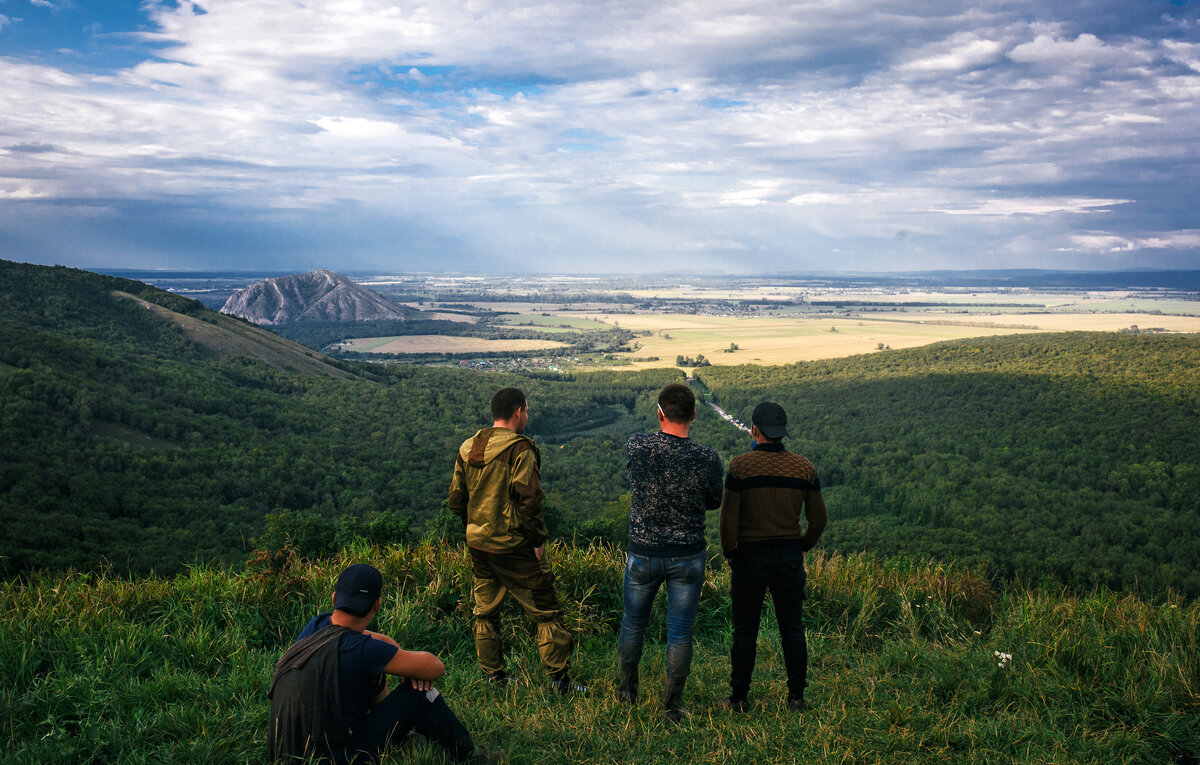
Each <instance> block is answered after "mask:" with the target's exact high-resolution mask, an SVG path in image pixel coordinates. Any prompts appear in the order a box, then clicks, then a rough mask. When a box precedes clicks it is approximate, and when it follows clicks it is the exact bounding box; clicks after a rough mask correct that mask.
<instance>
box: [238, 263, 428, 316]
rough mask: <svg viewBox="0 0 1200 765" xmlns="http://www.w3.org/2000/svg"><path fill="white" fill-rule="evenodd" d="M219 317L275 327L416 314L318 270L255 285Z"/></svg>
mask: <svg viewBox="0 0 1200 765" xmlns="http://www.w3.org/2000/svg"><path fill="white" fill-rule="evenodd" d="M221 313H226V314H229V315H231V316H238V317H241V318H243V319H246V320H247V321H252V322H254V323H255V324H265V325H269V326H276V325H280V324H291V323H294V322H310V321H329V322H352V321H375V320H379V319H407V318H409V317H410V316H411V315H412V314H414V313H416V312H415V311H413V310H412V309H409V308H405V307H404V306H399V305H396V304H395V303H390V302H388V301H387V300H386V299H384V298H383V297H381V296H380V295H378V294H377V293H375V292H372V291H371V290H369V289H367V288H366V287H363V286H361V285H358V284H355V283H354V282H352V281H350V280H349V279H347V278H346V277H344V276H342V275H340V274H335V273H334V272H332V271H325V270H321V271H313V272H311V273H307V274H297V275H294V276H279V277H276V278H274V279H264V280H262V281H261V282H255V283H254V284H251V285H250V286H249V287H247V288H246V289H244V290H242V291H241V292H238V293H236V294H234V295H233V296H231V297H230V298H229V300H227V301H225V305H224V307H222V308H221Z"/></svg>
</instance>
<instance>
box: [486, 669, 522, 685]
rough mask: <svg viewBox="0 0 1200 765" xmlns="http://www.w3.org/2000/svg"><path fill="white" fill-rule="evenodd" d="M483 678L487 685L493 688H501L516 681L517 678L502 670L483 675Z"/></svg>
mask: <svg viewBox="0 0 1200 765" xmlns="http://www.w3.org/2000/svg"><path fill="white" fill-rule="evenodd" d="M483 679H484V681H485V682H486V683H487V684H488V685H490V686H493V687H495V688H503V687H505V686H508V685H512V684H513V683H515V682H517V678H515V677H513V676H512V675H510V674H508V673H507V672H505V671H504V670H500V671H499V672H497V673H496V674H494V675H484V676H483Z"/></svg>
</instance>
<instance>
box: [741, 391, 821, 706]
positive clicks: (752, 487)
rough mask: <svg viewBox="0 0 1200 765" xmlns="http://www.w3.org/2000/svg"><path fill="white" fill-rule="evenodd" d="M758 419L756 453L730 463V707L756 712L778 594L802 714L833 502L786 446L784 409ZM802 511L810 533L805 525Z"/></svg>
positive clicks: (792, 692) (759, 413) (791, 680)
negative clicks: (757, 672) (809, 626)
mask: <svg viewBox="0 0 1200 765" xmlns="http://www.w3.org/2000/svg"><path fill="white" fill-rule="evenodd" d="M750 421H751V428H750V434H751V436H752V437H753V439H754V441H753V449H752V450H751V451H750V452H748V453H746V454H740V455H738V456H737V457H734V458H733V459H732V460H731V461H730V462H729V473H728V475H727V476H726V478H725V494H724V498H723V500H722V503H721V523H720V527H721V548H722V550H723V551H724V553H725V557H726V558H727V559H728V560H729V567H730V569H731V571H732V574H733V576H732V587H731V591H730V600H731V601H732V606H733V646H732V648H731V649H730V655H729V658H730V675H731V677H730V682H729V685H730V694H729V698H728V699H726V700H725V702H724V703H725V705H726V706H727V707H729V708H730V709H733V710H735V711H738V712H744V711H746V709H748V708H749V702H748V700H747V696H748V694H749V692H750V678H751V676H752V675H753V674H754V659H755V656H756V654H757V642H758V626H759V621H760V619H761V616H762V606H763V600H764V599H765V597H766V593H767V591H768V590H770V592H771V600H772V601H774V603H775V617H776V620H777V621H778V623H779V636H780V639H781V641H782V643H783V661H784V665H785V666H786V667H787V680H788V700H787V703H788V708H789V709H791V710H793V711H796V712H802V711H804V709H805V708H806V707H807V705H806V703H805V701H804V687H805V685H806V683H807V674H808V646H807V643H806V642H805V638H804V618H803V617H804V585H805V572H804V553H805V552H806V551H808V550H809V549H810V548H812V546H813V545H815V544H816V543H817V540H818V539H820V538H821V532H823V531H824V530H825V523H826V521H827V516H826V512H825V500H824V499H823V498H822V497H821V482H820V480H819V479H818V478H817V471H816V469H815V468H814V467H813V465H812V463H811V462H809V461H808V459H807V458H805V457H801V456H800V455H798V454H792V453H791V452H789V451H787V450H785V449H784V448H783V437H784V436H786V435H787V413H786V412H784V411H783V407H781V406H779V405H778V404H772V403H770V402H763V403H761V404H759V405H758V406H756V407H755V408H754V414H753V415H752V416H751V420H750ZM801 510H803V513H804V516H805V518H806V520H807V528H802V527H801V523H800V515H801Z"/></svg>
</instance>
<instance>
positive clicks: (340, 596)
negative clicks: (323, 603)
mask: <svg viewBox="0 0 1200 765" xmlns="http://www.w3.org/2000/svg"><path fill="white" fill-rule="evenodd" d="M381 590H383V574H381V573H379V571H378V570H377V569H376V568H375V567H374V566H368V565H367V564H366V563H355V564H354V565H353V566H350V567H349V568H347V569H346V570H345V571H343V572H342V574H341V576H339V577H338V580H337V587H335V588H334V590H333V607H334V608H349V609H350V610H351V611H355V612H357V613H359V614H365V613H367V612H368V611H370V610H371V606H373V605H375V601H376V600H378V599H379V593H380V591H381Z"/></svg>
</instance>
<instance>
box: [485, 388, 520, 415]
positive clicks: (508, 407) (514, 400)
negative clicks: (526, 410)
mask: <svg viewBox="0 0 1200 765" xmlns="http://www.w3.org/2000/svg"><path fill="white" fill-rule="evenodd" d="M523 406H525V394H524V393H522V392H521V390H520V389H519V388H501V389H500V390H498V391H496V395H494V396H492V419H493V420H510V419H512V416H513V415H514V414H516V413H517V410H518V409H520V408H522V407H523Z"/></svg>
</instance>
